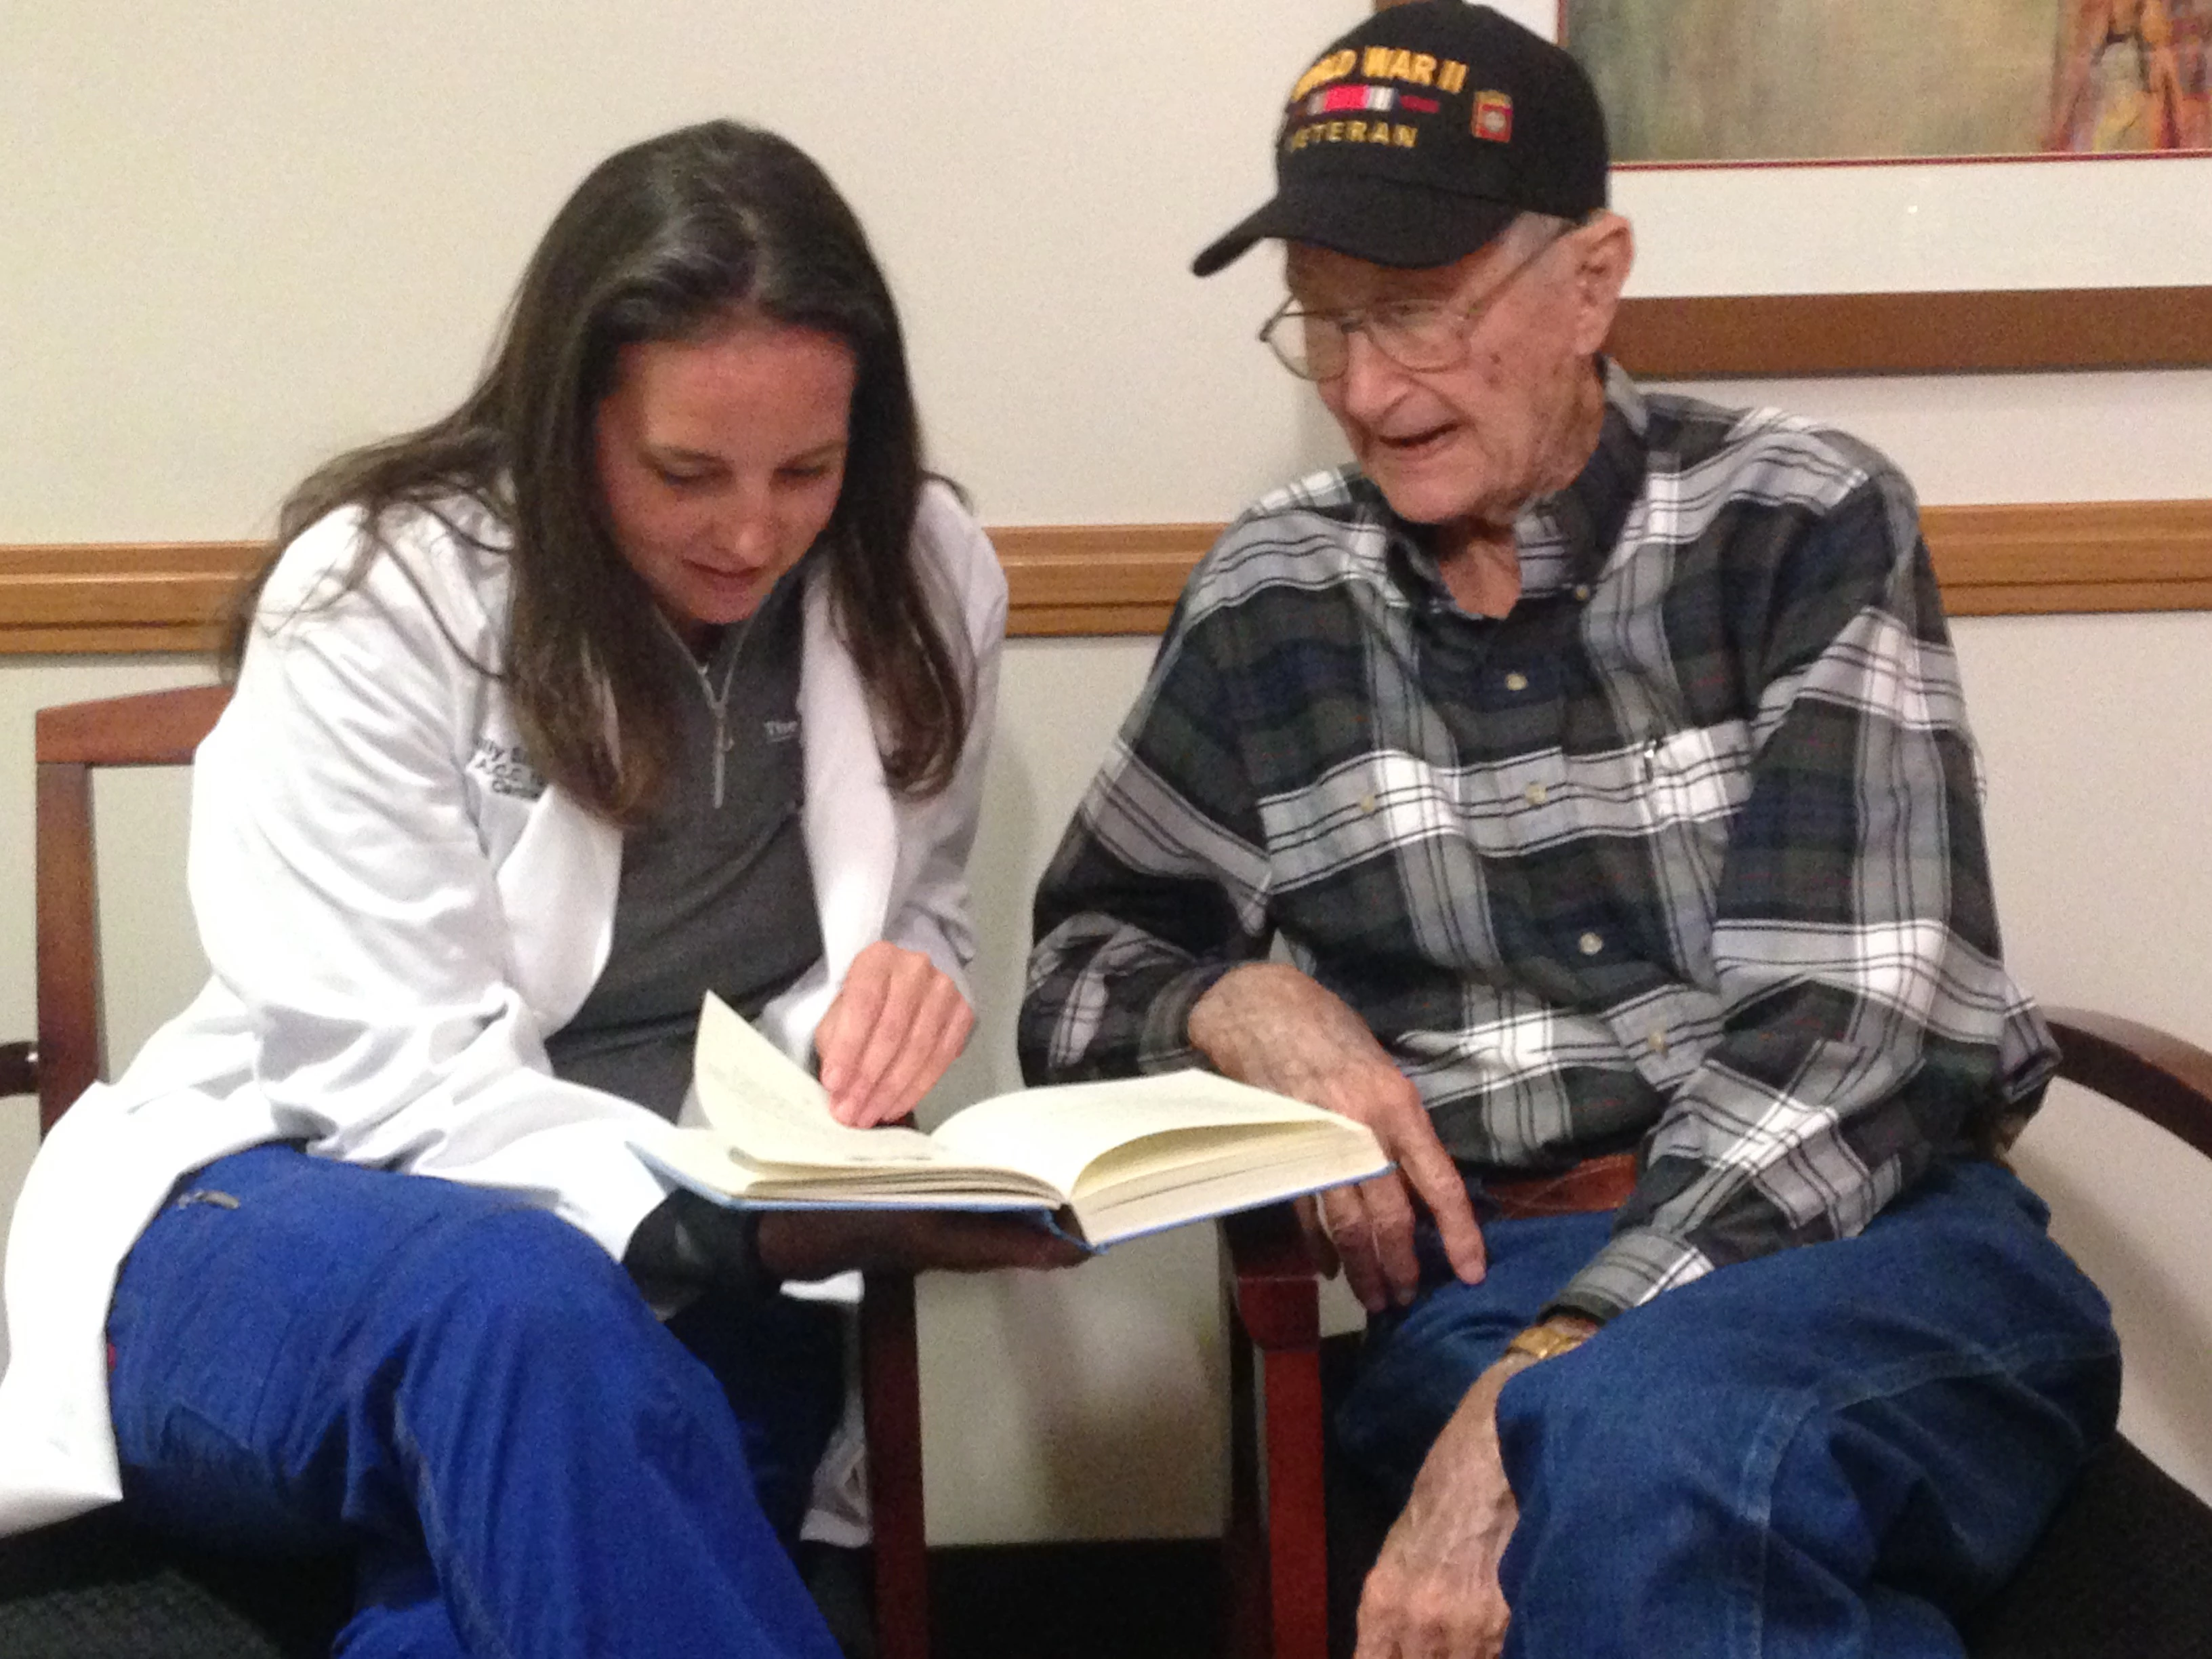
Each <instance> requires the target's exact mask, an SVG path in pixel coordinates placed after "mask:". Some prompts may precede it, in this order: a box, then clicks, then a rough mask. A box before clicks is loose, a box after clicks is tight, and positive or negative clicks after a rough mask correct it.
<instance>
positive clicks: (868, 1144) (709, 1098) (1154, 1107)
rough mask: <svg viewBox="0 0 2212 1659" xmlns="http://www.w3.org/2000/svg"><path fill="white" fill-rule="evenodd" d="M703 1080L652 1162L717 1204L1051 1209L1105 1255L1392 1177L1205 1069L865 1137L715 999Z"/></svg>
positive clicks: (1332, 1133)
mask: <svg viewBox="0 0 2212 1659" xmlns="http://www.w3.org/2000/svg"><path fill="white" fill-rule="evenodd" d="M694 1079H695V1081H696V1086H697V1089H698V1094H699V1106H700V1109H701V1112H702V1115H704V1117H705V1119H706V1123H707V1127H703V1128H682V1129H671V1130H670V1131H668V1132H667V1133H666V1134H665V1135H656V1136H654V1137H653V1139H651V1140H650V1141H647V1142H645V1143H643V1144H641V1146H640V1148H639V1150H640V1152H641V1153H642V1154H643V1155H644V1156H645V1157H646V1158H647V1159H648V1160H649V1161H650V1162H652V1163H653V1164H655V1165H656V1166H658V1167H659V1169H660V1170H662V1171H663V1172H665V1174H666V1175H667V1176H669V1177H670V1178H671V1180H674V1181H677V1182H681V1183H682V1184H683V1185H684V1186H686V1187H689V1188H691V1189H692V1190H693V1191H695V1192H697V1193H700V1194H703V1195H705V1196H706V1197H708V1198H713V1199H717V1200H720V1201H722V1202H724V1203H735V1204H742V1205H750V1206H759V1207H763V1208H803V1207H815V1206H820V1207H827V1208H832V1209H852V1208H860V1207H863V1206H890V1207H895V1208H897V1207H903V1208H913V1209H963V1210H1044V1211H1050V1212H1054V1213H1055V1218H1056V1222H1057V1225H1059V1226H1060V1227H1061V1228H1062V1229H1063V1230H1065V1231H1067V1232H1068V1233H1070V1234H1071V1235H1073V1237H1077V1238H1078V1239H1079V1240H1081V1241H1082V1242H1083V1243H1086V1244H1090V1245H1091V1246H1093V1247H1094V1248H1100V1249H1103V1247H1104V1246H1106V1245H1108V1244H1111V1243H1115V1242H1116V1241H1117V1240H1120V1239H1124V1238H1130V1237H1134V1236H1135V1235H1137V1234H1139V1233H1147V1232H1152V1231H1158V1229H1160V1228H1163V1227H1173V1226H1178V1225H1181V1224H1182V1223H1183V1222H1186V1221H1197V1220H1200V1219H1202V1218H1205V1217H1207V1216H1215V1215H1222V1214H1225V1213H1227V1212H1229V1211H1231V1210H1242V1209H1248V1208H1249V1207H1251V1206H1254V1205H1255V1204H1265V1203H1268V1202H1271V1201H1272V1200H1276V1199H1279V1198H1288V1197H1291V1195H1293V1194H1298V1193H1306V1192H1312V1191H1315V1190H1316V1189H1317V1188H1322V1187H1334V1186H1336V1185H1339V1184H1340V1183H1342V1182H1348V1181H1359V1180H1364V1178H1365V1177H1367V1176H1371V1175H1376V1174H1378V1173H1380V1172H1381V1171H1382V1170H1386V1169H1388V1168H1389V1159H1388V1158H1385V1157H1384V1156H1383V1149H1382V1147H1381V1146H1379V1145H1378V1144H1377V1143H1376V1139H1375V1137H1374V1135H1373V1134H1372V1133H1370V1131H1369V1130H1368V1128H1367V1127H1366V1126H1365V1125H1364V1124H1362V1123H1355V1122H1353V1121H1352V1120H1351V1119H1350V1118H1346V1117H1340V1116H1338V1115H1336V1114H1335V1113H1334V1112H1326V1111H1323V1110H1322V1109H1320V1108H1319V1107H1317V1106H1308V1105H1304V1104H1303V1103H1300V1102H1297V1101H1295V1100H1289V1099H1285V1097H1282V1096H1280V1095H1273V1094H1269V1093H1267V1091H1264V1090H1261V1089H1253V1088H1248V1087H1247V1086H1246V1085H1243V1084H1241V1083H1232V1082H1231V1081H1230V1080H1229V1079H1226V1078H1223V1077H1217V1076H1215V1075H1213V1074H1212V1073H1210V1072H1200V1071H1188V1072H1172V1073H1165V1074H1163V1075H1160V1076H1156V1077H1142V1078H1130V1079H1123V1080H1120V1081H1116V1082H1112V1083H1074V1084H1066V1085H1059V1086H1056V1087H1053V1088H1044V1089H1026V1090H1018V1091H1016V1092H1014V1093H1012V1094H1008V1095H999V1096H996V1097H993V1098H992V1099H989V1100H985V1101H979V1102H977V1103H975V1105H973V1106H969V1107H966V1108H963V1109H962V1110H960V1111H957V1112H955V1113H954V1114H953V1115H951V1117H949V1118H947V1119H946V1120H945V1121H944V1122H943V1123H941V1124H939V1126H938V1127H937V1128H936V1130H935V1131H934V1132H933V1133H928V1134H924V1133H921V1132H920V1131H918V1130H915V1129H853V1128H848V1127H846V1126H844V1125H843V1124H842V1123H839V1122H838V1121H836V1119H835V1118H833V1117H831V1116H830V1115H829V1095H828V1093H827V1092H826V1091H824V1090H823V1087H822V1085H820V1084H818V1083H817V1082H816V1081H815V1080H814V1079H812V1078H811V1077H810V1076H808V1075H807V1073H805V1071H803V1070H801V1069H800V1068H799V1066H795V1065H793V1063H792V1062H791V1061H790V1060H788V1059H787V1058H786V1057H785V1056H784V1054H783V1053H782V1052H781V1050H780V1049H778V1048H776V1047H775V1044H774V1043H772V1042H769V1040H768V1039H767V1038H766V1037H764V1036H761V1035H760V1033H759V1032H757V1031H756V1030H753V1028H752V1027H751V1026H750V1025H748V1024H745V1022H744V1020H742V1019H740V1018H738V1016H737V1015H736V1014H735V1013H734V1012H732V1011H731V1010H730V1009H729V1007H728V1006H726V1005H725V1004H724V1003H722V1002H721V1001H720V1000H719V999H718V998H715V997H714V996H711V995H710V996H708V999H707V1001H706V1006H705V1007H704V1008H703V1009H702V1011H701V1014H700V1019H699V1043H698V1050H697V1054H696V1060H695V1061H694Z"/></svg>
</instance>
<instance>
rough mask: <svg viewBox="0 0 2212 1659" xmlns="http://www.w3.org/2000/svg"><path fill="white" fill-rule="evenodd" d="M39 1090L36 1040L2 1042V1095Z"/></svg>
mask: <svg viewBox="0 0 2212 1659" xmlns="http://www.w3.org/2000/svg"><path fill="white" fill-rule="evenodd" d="M38 1092H39V1048H38V1045H37V1044H36V1043H34V1042H0V1097H6V1096H9V1095H34V1094H36V1093H38Z"/></svg>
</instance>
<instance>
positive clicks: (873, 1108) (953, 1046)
mask: <svg viewBox="0 0 2212 1659" xmlns="http://www.w3.org/2000/svg"><path fill="white" fill-rule="evenodd" d="M972 1030H975V1012H974V1011H973V1010H972V1009H970V1008H969V1006H968V1000H967V999H966V998H965V997H963V996H962V995H961V994H960V987H958V986H957V985H956V984H954V983H953V982H952V980H951V976H950V975H947V974H946V973H945V970H944V969H941V968H939V966H938V965H937V964H936V963H933V962H932V961H931V960H930V959H929V958H928V957H927V956H925V955H924V954H922V952H921V951H908V950H906V949H904V948H902V946H899V945H893V944H890V942H889V941H887V940H883V939H878V941H877V942H876V943H875V944H873V945H870V946H868V948H867V949H866V950H865V951H861V952H860V955H859V956H857V957H854V958H853V966H852V968H851V969H850V970H849V971H848V973H847V974H846V975H845V983H844V985H843V986H842V987H841V988H840V989H839V991H838V993H837V997H836V1000H835V1001H834V1002H832V1003H831V1004H830V1005H829V1012H828V1013H826V1014H824V1015H823V1017H822V1024H821V1025H820V1026H819V1027H817V1029H816V1030H815V1033H814V1052H815V1054H816V1055H817V1057H818V1058H819V1060H821V1064H822V1070H821V1077H822V1086H823V1088H824V1089H827V1090H828V1091H829V1110H830V1113H831V1115H833V1116H835V1117H836V1120H837V1121H839V1122H840V1123H848V1124H851V1125H853V1126H854V1127H856V1128H863V1129H866V1128H872V1127H875V1126H876V1125H877V1124H878V1123H890V1122H894V1121H896V1120H898V1119H900V1118H902V1117H904V1116H906V1115H907V1114H908V1113H909V1112H911V1111H913V1110H914V1109H915V1107H916V1106H918V1105H919V1104H921V1097H923V1096H924V1095H926V1094H927V1093H928V1092H929V1090H930V1085H933V1084H934V1083H935V1082H936V1081H937V1079H939V1078H940V1077H942V1076H944V1075H945V1067H946V1066H950V1065H951V1064H952V1062H953V1061H954V1060H957V1059H958V1058H959V1057H960V1051H961V1049H963V1048H965V1047H967V1045H968V1034H969V1032H970V1031H972Z"/></svg>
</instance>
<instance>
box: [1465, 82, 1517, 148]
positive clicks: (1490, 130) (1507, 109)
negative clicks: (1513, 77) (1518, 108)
mask: <svg viewBox="0 0 2212 1659" xmlns="http://www.w3.org/2000/svg"><path fill="white" fill-rule="evenodd" d="M1474 136H1475V137H1478V138H1487V139H1489V140H1490V141H1491V142H1492V143H1498V144H1504V143H1511V142H1512V138H1513V100H1512V99H1511V98H1510V96H1508V95H1507V94H1504V93H1502V92H1478V93H1476V94H1474Z"/></svg>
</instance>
